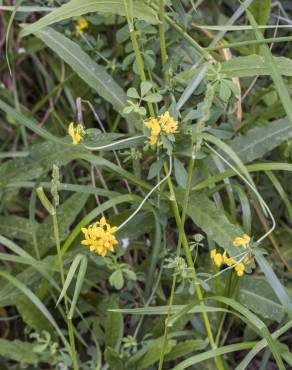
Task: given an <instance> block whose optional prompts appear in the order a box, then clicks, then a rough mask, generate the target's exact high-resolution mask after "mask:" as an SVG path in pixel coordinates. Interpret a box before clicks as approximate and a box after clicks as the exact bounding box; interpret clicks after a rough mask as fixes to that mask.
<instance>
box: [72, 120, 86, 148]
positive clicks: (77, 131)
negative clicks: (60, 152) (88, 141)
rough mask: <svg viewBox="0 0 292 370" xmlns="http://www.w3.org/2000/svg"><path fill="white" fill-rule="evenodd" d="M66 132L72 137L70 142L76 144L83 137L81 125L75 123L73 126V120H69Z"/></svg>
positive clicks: (83, 132)
mask: <svg viewBox="0 0 292 370" xmlns="http://www.w3.org/2000/svg"><path fill="white" fill-rule="evenodd" d="M68 133H69V135H70V136H71V138H72V144H74V145H76V144H78V143H79V141H80V140H82V139H83V136H84V135H85V131H84V128H83V126H82V125H80V124H79V125H77V126H76V127H75V124H74V122H71V123H70V125H69V127H68Z"/></svg>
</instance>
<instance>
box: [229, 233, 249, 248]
mask: <svg viewBox="0 0 292 370" xmlns="http://www.w3.org/2000/svg"><path fill="white" fill-rule="evenodd" d="M249 242H250V237H249V236H248V235H247V234H243V236H242V238H241V237H237V238H235V239H234V240H233V245H234V247H241V246H246V245H247V244H249Z"/></svg>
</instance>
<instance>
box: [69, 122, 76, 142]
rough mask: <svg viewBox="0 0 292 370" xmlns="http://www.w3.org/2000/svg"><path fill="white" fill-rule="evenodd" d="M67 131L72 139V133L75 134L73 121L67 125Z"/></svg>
mask: <svg viewBox="0 0 292 370" xmlns="http://www.w3.org/2000/svg"><path fill="white" fill-rule="evenodd" d="M68 133H69V135H70V136H71V137H72V139H73V137H74V135H75V129H74V122H71V123H70V124H69V126H68Z"/></svg>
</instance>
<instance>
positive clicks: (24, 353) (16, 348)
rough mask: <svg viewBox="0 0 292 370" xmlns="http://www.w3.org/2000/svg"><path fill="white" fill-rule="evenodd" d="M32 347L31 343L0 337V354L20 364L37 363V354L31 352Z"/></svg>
mask: <svg viewBox="0 0 292 370" xmlns="http://www.w3.org/2000/svg"><path fill="white" fill-rule="evenodd" d="M33 347H34V345H33V344H32V343H28V342H22V341H20V340H14V341H11V340H7V339H2V338H0V356H2V357H5V358H7V359H9V360H13V361H16V362H19V363H20V364H22V365H27V364H37V363H38V361H39V359H38V356H37V354H36V353H34V352H33Z"/></svg>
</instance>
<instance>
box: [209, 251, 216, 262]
mask: <svg viewBox="0 0 292 370" xmlns="http://www.w3.org/2000/svg"><path fill="white" fill-rule="evenodd" d="M216 253H217V252H216V249H212V250H211V251H210V257H211V258H212V260H213V259H214V257H215V255H216Z"/></svg>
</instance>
